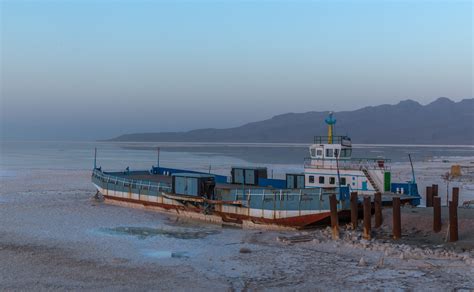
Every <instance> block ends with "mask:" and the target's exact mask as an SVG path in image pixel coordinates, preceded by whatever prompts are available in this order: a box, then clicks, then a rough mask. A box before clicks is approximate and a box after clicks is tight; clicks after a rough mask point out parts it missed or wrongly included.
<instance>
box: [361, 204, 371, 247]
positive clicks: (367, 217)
mask: <svg viewBox="0 0 474 292" xmlns="http://www.w3.org/2000/svg"><path fill="white" fill-rule="evenodd" d="M371 211H372V206H371V203H370V197H368V196H365V197H364V234H363V237H364V238H365V239H367V240H370V238H371V232H372V228H371V227H372V226H371V220H372V218H371V217H372V214H371Z"/></svg>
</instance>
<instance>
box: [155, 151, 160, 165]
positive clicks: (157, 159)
mask: <svg viewBox="0 0 474 292" xmlns="http://www.w3.org/2000/svg"><path fill="white" fill-rule="evenodd" d="M156 151H157V156H156V168H160V147H157V148H156Z"/></svg>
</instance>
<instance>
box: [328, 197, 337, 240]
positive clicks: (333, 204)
mask: <svg viewBox="0 0 474 292" xmlns="http://www.w3.org/2000/svg"><path fill="white" fill-rule="evenodd" d="M329 205H330V209H331V228H332V239H333V240H338V239H339V218H338V216H337V199H336V195H334V194H333V195H330V196H329Z"/></svg>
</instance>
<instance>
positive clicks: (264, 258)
mask: <svg viewBox="0 0 474 292" xmlns="http://www.w3.org/2000/svg"><path fill="white" fill-rule="evenodd" d="M89 175H90V173H89V172H86V171H67V172H63V173H61V172H58V171H48V170H37V171H30V172H28V173H17V175H16V177H9V178H7V179H2V181H1V188H0V222H1V223H0V259H1V261H0V289H2V290H64V289H74V290H76V289H87V290H99V289H100V290H149V289H162V290H208V289H219V290H245V289H251V290H263V289H272V290H303V291H304V290H311V291H313V290H316V289H321V290H323V289H324V290H361V289H390V290H398V289H415V290H448V289H449V290H472V289H474V261H473V258H474V254H473V244H472V241H471V240H472V234H474V228H473V212H474V210H463V211H462V213H461V212H460V215H459V218H460V238H461V241H460V242H458V243H456V244H446V243H444V236H445V232H444V230H443V231H442V232H441V233H439V234H434V235H433V234H432V233H431V232H430V222H431V221H430V220H431V217H430V214H431V213H430V210H428V209H422V208H416V209H412V208H404V209H403V214H402V218H403V220H404V221H403V223H402V226H403V232H402V233H403V235H404V239H402V240H401V241H399V242H397V243H394V242H393V241H391V240H390V239H389V234H390V229H391V226H390V221H391V220H390V210H386V211H384V218H385V221H384V226H383V227H382V228H380V229H378V230H374V234H373V235H374V237H375V238H376V239H374V240H372V241H366V240H364V239H361V237H360V231H357V230H356V231H353V230H350V229H347V228H345V227H344V226H342V227H341V239H340V240H339V241H333V240H331V238H330V231H329V230H328V229H318V230H305V231H284V232H283V231H282V232H277V231H259V230H241V229H235V228H227V227H221V226H217V225H211V224H202V223H196V222H189V221H184V220H180V219H179V218H175V217H172V216H167V215H163V214H160V213H157V212H150V211H144V210H140V209H129V208H122V207H117V206H110V205H105V204H102V203H100V202H96V201H94V200H93V199H92V195H93V194H94V190H93V189H92V187H91V186H90V183H89ZM444 214H446V212H444ZM444 226H446V222H444ZM118 227H122V229H120V230H128V229H126V228H127V227H138V229H133V230H140V229H139V228H143V231H142V232H141V233H140V232H138V233H134V234H123V233H117V232H115V233H114V232H111V230H116V228H118ZM123 227H125V228H123ZM114 228H115V229H114ZM153 230H155V231H156V232H152V231H153ZM176 231H179V232H180V234H183V233H186V232H188V233H189V234H195V233H196V232H198V234H206V235H205V236H199V238H192V236H190V237H189V238H187V239H185V238H182V236H175V235H174V234H173V232H176ZM469 234H470V235H471V237H470V236H469ZM295 238H296V239H298V238H300V239H304V240H302V242H299V243H292V240H291V239H295ZM242 248H245V249H244V250H242ZM241 251H245V252H244V253H242V252H241ZM173 254H174V255H180V256H176V257H173V256H172V255H173ZM163 255H171V256H169V257H168V256H163Z"/></svg>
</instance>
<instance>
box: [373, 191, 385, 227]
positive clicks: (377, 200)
mask: <svg viewBox="0 0 474 292" xmlns="http://www.w3.org/2000/svg"><path fill="white" fill-rule="evenodd" d="M374 207H375V228H378V227H380V226H382V221H383V218H382V193H380V192H377V193H375V196H374Z"/></svg>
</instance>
